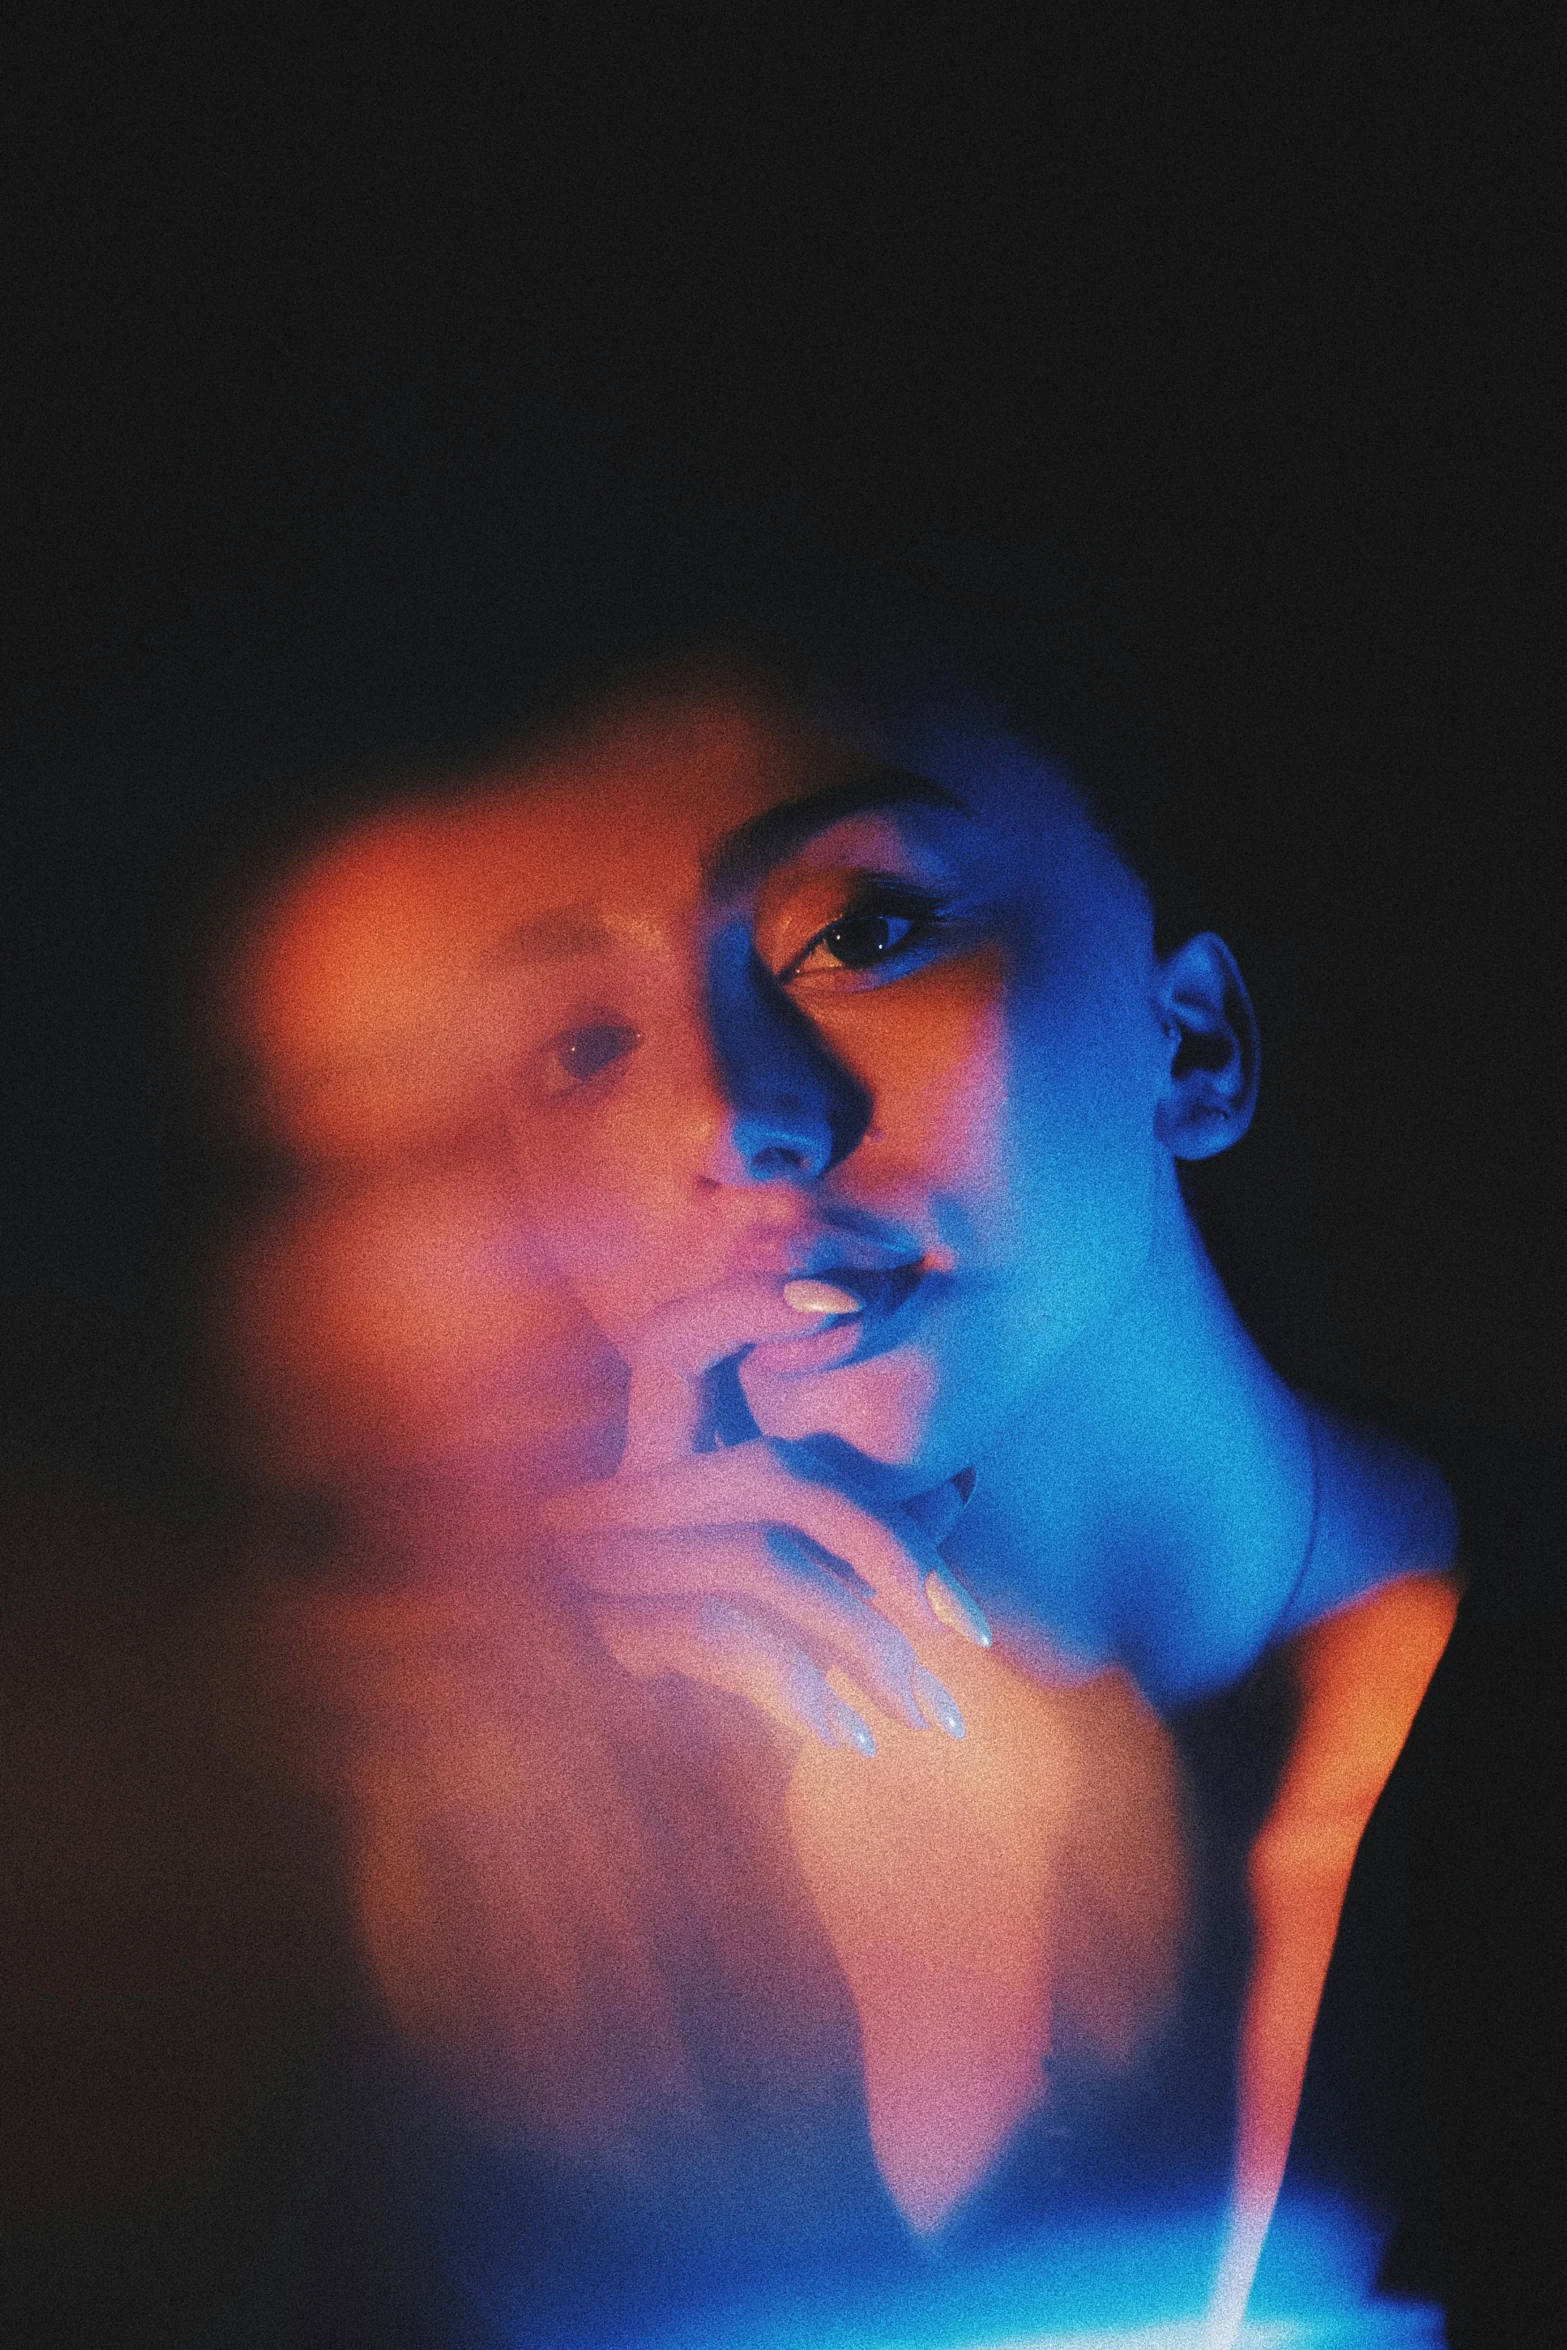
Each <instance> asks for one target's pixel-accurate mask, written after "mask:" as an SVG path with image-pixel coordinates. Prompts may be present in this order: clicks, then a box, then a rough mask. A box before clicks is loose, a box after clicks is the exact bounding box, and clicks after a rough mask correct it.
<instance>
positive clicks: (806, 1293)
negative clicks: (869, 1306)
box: [783, 1281, 865, 1314]
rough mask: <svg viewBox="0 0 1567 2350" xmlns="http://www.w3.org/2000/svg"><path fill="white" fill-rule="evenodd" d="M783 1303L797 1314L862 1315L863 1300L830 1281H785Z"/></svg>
mask: <svg viewBox="0 0 1567 2350" xmlns="http://www.w3.org/2000/svg"><path fill="white" fill-rule="evenodd" d="M783 1301H784V1304H785V1305H786V1306H792V1307H793V1308H794V1310H795V1312H796V1313H797V1314H863V1313H864V1311H865V1300H864V1299H863V1298H861V1297H856V1296H855V1294H854V1292H853V1290H852V1289H839V1288H838V1287H837V1285H836V1283H834V1282H831V1281H786V1282H785V1283H784V1285H783Z"/></svg>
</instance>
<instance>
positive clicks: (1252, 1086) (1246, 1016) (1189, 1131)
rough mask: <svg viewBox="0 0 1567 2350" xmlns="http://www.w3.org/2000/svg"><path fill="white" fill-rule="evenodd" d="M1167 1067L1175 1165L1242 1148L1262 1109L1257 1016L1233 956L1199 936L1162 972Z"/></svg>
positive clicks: (1168, 1129) (1169, 1145) (1166, 1106)
mask: <svg viewBox="0 0 1567 2350" xmlns="http://www.w3.org/2000/svg"><path fill="white" fill-rule="evenodd" d="M1156 1008H1157V1011H1158V1016H1159V1021H1160V1025H1161V1027H1162V1028H1163V1030H1164V1033H1165V1038H1166V1044H1167V1050H1168V1052H1169V1063H1168V1067H1167V1070H1166V1074H1165V1079H1164V1084H1163V1088H1162V1090H1161V1093H1160V1096H1159V1106H1158V1110H1157V1112H1156V1128H1157V1132H1158V1135H1159V1139H1160V1141H1161V1142H1162V1143H1163V1144H1164V1145H1165V1147H1166V1149H1168V1150H1169V1151H1171V1152H1172V1153H1173V1155H1174V1156H1175V1157H1176V1158H1178V1159H1211V1158H1214V1157H1216V1156H1217V1154H1218V1153H1219V1152H1220V1151H1224V1150H1228V1149H1229V1147H1230V1145H1231V1143H1234V1142H1239V1140H1240V1138H1241V1136H1242V1135H1243V1134H1244V1133H1245V1131H1246V1129H1247V1127H1248V1126H1249V1125H1250V1124H1251V1119H1252V1112H1253V1110H1254V1109H1255V1108H1256V1104H1257V1077H1258V1064H1259V1059H1260V1040H1259V1037H1258V1033H1257V1015H1256V1013H1255V1011H1254V1010H1253V1009H1252V1002H1251V997H1250V996H1249V995H1248V994H1247V992H1246V982H1245V981H1244V980H1243V979H1242V977H1241V974H1240V967H1239V965H1238V964H1237V963H1236V960H1235V957H1234V956H1233V955H1232V954H1231V952H1230V950H1229V948H1228V947H1227V946H1226V945H1225V943H1224V941H1223V939H1222V938H1219V937H1217V936H1216V935H1215V933H1214V932H1213V931H1211V930H1204V931H1200V932H1199V933H1198V934H1197V936H1196V937H1195V938H1189V939H1188V940H1187V941H1186V943H1185V945H1184V946H1180V947H1177V948H1176V949H1175V951H1174V952H1173V953H1172V954H1169V955H1167V956H1166V957H1165V958H1164V960H1163V962H1162V963H1161V965H1160V967H1159V988H1158V995H1157V998H1156Z"/></svg>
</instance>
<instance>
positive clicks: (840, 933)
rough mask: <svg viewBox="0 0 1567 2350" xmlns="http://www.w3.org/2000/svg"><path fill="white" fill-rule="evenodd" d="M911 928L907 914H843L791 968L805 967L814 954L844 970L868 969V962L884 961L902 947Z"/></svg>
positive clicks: (828, 926)
mask: <svg viewBox="0 0 1567 2350" xmlns="http://www.w3.org/2000/svg"><path fill="white" fill-rule="evenodd" d="M913 929H914V922H913V918H912V917H911V916H910V915H908V914H886V913H873V912H865V913H861V914H845V915H843V916H842V918H841V919H840V920H839V921H837V922H829V923H828V925H827V928H826V929H825V930H824V931H822V933H821V934H820V936H819V937H818V938H816V939H814V940H813V941H812V943H811V945H810V946H809V947H807V949H806V951H805V955H804V958H803V960H802V962H800V963H797V964H796V965H795V968H796V970H803V969H809V968H810V967H811V966H812V965H813V964H816V963H817V959H818V957H822V958H828V957H830V958H831V960H832V961H833V962H835V963H837V964H839V965H840V966H841V967H842V968H843V969H844V970H846V971H868V970H869V969H870V968H871V966H872V964H874V963H880V962H882V961H884V960H885V959H886V957H887V956H888V955H890V954H892V953H893V952H894V951H895V950H896V949H897V948H898V947H900V946H902V944H903V942H904V940H905V939H907V938H908V937H910V936H911V935H912V933H913ZM818 967H819V966H818Z"/></svg>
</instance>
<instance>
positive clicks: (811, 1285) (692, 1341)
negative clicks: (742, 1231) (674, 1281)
mask: <svg viewBox="0 0 1567 2350" xmlns="http://www.w3.org/2000/svg"><path fill="white" fill-rule="evenodd" d="M786 1292H787V1293H788V1295H786V1294H785V1293H786ZM790 1297H794V1298H796V1299H798V1300H801V1301H808V1302H800V1303H794V1304H791V1303H790V1302H789V1300H790ZM834 1311H840V1312H845V1313H847V1312H850V1311H853V1312H855V1313H858V1312H860V1311H861V1306H860V1301H859V1299H858V1298H851V1297H850V1295H849V1293H848V1291H847V1290H836V1289H832V1288H831V1287H829V1285H828V1284H826V1283H824V1282H819V1281H790V1282H784V1281H780V1280H778V1279H776V1278H773V1277H769V1276H763V1275H760V1274H758V1275H750V1274H746V1275H741V1276H738V1277H737V1278H736V1279H734V1280H733V1281H726V1282H722V1283H720V1284H718V1285H717V1286H716V1287H715V1288H712V1289H704V1290H698V1291H696V1292H695V1293H694V1294H693V1295H692V1296H690V1297H684V1298H680V1299H678V1300H677V1301H676V1303H675V1304H674V1305H671V1306H666V1307H664V1308H662V1309H661V1311H660V1312H658V1313H657V1314H654V1315H651V1316H650V1317H649V1319H648V1321H647V1322H646V1323H645V1324H644V1326H643V1328H642V1330H641V1332H640V1333H639V1334H638V1338H637V1341H636V1344H635V1346H634V1347H633V1349H632V1355H631V1391H630V1395H629V1397H628V1399H627V1406H626V1449H625V1453H624V1455H623V1457H622V1461H621V1467H622V1468H623V1469H627V1470H632V1471H639V1470H644V1469H652V1468H659V1467H662V1466H664V1465H665V1464H667V1463H669V1462H672V1461H677V1460H682V1459H684V1458H686V1456H687V1455H689V1454H690V1453H691V1452H692V1450H693V1448H694V1446H695V1444H696V1440H697V1436H698V1434H699V1432H700V1430H701V1426H702V1421H703V1418H704V1414H705V1398H704V1396H703V1393H702V1381H703V1379H704V1378H705V1377H706V1375H707V1373H708V1372H709V1371H711V1370H712V1369H713V1368H714V1367H715V1365H717V1364H719V1363H722V1362H724V1361H726V1360H727V1359H728V1357H729V1356H730V1355H733V1354H738V1353H739V1352H740V1350H741V1349H742V1348H743V1347H747V1346H755V1345H757V1344H758V1343H759V1342H760V1341H762V1340H764V1339H769V1338H799V1337H800V1336H801V1335H802V1334H803V1333H805V1332H807V1331H809V1330H811V1329H813V1328H820V1326H821V1323H822V1321H823V1319H824V1317H825V1316H827V1315H829V1314H831V1313H832V1312H834Z"/></svg>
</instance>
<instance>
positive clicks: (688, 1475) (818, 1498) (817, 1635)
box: [543, 1278, 990, 1754]
mask: <svg viewBox="0 0 1567 2350" xmlns="http://www.w3.org/2000/svg"><path fill="white" fill-rule="evenodd" d="M802 1323H804V1326H805V1327H806V1328H809V1322H808V1320H807V1319H806V1317H805V1316H803V1315H802V1314H801V1313H800V1312H799V1311H798V1310H796V1309H794V1308H791V1307H790V1306H789V1305H788V1304H787V1303H786V1301H785V1298H784V1295H783V1291H782V1287H781V1285H780V1284H779V1283H778V1282H776V1281H768V1280H764V1279H761V1278H755V1279H746V1280H738V1281H733V1282H727V1283H725V1284H724V1285H723V1287H722V1288H720V1289H715V1290H711V1291H707V1292H703V1293H701V1294H699V1295H697V1296H695V1297H692V1298H688V1299H684V1300H682V1301H681V1303H680V1304H679V1305H678V1306H676V1307H673V1308H670V1309H668V1310H667V1311H666V1312H664V1313H662V1314H660V1315H659V1316H657V1317H656V1318H655V1320H654V1322H653V1323H651V1324H650V1326H649V1328H648V1330H647V1331H646V1333H645V1334H644V1340H643V1344H642V1345H641V1347H640V1348H639V1350H638V1355H637V1359H636V1361H635V1362H634V1363H633V1366H632V1379H631V1392H630V1398H629V1405H628V1421H627V1437H626V1448H625V1452H624V1455H623V1457H622V1460H621V1464H620V1468H619V1470H618V1471H617V1473H616V1474H615V1476H614V1477H612V1478H611V1479H609V1480H608V1481H607V1482H605V1483H603V1484H598V1485H587V1486H579V1487H577V1488H576V1489H575V1490H574V1491H572V1492H569V1493H566V1494H562V1495H559V1496H557V1497H556V1499H555V1500H554V1501H552V1502H551V1503H549V1504H548V1505H546V1507H545V1510H544V1512H543V1517H544V1523H545V1525H546V1527H547V1528H548V1529H549V1530H550V1532H551V1533H552V1534H553V1535H554V1537H555V1538H556V1541H557V1544H558V1546H559V1549H560V1553H561V1557H562V1563H563V1565H564V1566H565V1569H566V1571H567V1572H568V1573H569V1574H571V1575H572V1576H573V1578H574V1579H575V1580H576V1581H577V1582H578V1583H579V1584H580V1585H581V1586H582V1587H583V1588H584V1589H585V1590H586V1591H587V1592H588V1593H589V1594H590V1595H591V1597H590V1613H591V1615H592V1619H593V1621H594V1623H595V1626H596V1628H597V1630H598V1632H599V1635H600V1637H601V1638H602V1639H603V1641H604V1643H605V1645H606V1647H607V1648H608V1649H609V1650H610V1653H611V1654H612V1655H613V1656H614V1657H615V1658H616V1660H617V1662H618V1663H620V1664H621V1665H622V1666H623V1667H624V1668H625V1669H626V1670H627V1671H628V1672H631V1673H634V1674H636V1675H638V1677H640V1678H649V1679H651V1678H654V1677H656V1676H658V1675H661V1674H665V1673H681V1674H683V1675H685V1676H686V1677H687V1678H688V1679H691V1680H697V1681H705V1682H707V1683H708V1684H709V1685H710V1686H712V1687H715V1688H719V1689H726V1690H730V1691H732V1692H734V1693H735V1694H737V1695H740V1696H743V1697H746V1698H748V1699H750V1700H751V1702H752V1703H754V1704H756V1705H759V1706H760V1707H761V1708H762V1709H763V1711H764V1712H766V1713H768V1714H770V1715H771V1716H772V1718H773V1719H774V1720H776V1721H779V1722H782V1723H783V1724H785V1725H786V1726H787V1727H789V1728H791V1729H795V1730H804V1731H807V1732H808V1733H809V1734H810V1735H811V1736H813V1737H815V1738H818V1739H820V1740H821V1742H822V1743H823V1745H825V1746H829V1747H838V1746H848V1747H853V1748H856V1749H857V1750H858V1751H859V1752H860V1753H862V1754H873V1753H874V1752H875V1740H874V1738H873V1736H872V1734H871V1731H870V1728H869V1725H868V1724H867V1723H866V1721H865V1720H864V1719H863V1717H862V1716H861V1715H860V1714H859V1713H857V1712H856V1711H855V1709H854V1707H853V1706H851V1705H850V1704H848V1703H847V1702H846V1700H845V1699H844V1698H842V1697H841V1696H840V1695H839V1694H838V1692H837V1690H835V1689H834V1688H833V1687H832V1685H831V1683H830V1682H829V1680H828V1678H827V1674H828V1671H829V1669H830V1668H832V1667H836V1668H838V1669H839V1670H840V1671H841V1672H842V1673H843V1674H844V1675H846V1676H847V1678H848V1679H849V1680H850V1681H851V1682H852V1683H853V1684H854V1685H855V1687H856V1689H857V1690H858V1691H861V1692H863V1694H864V1696H865V1697H866V1698H867V1699H868V1700H869V1701H870V1702H871V1704H872V1705H875V1706H879V1707H881V1708H882V1710H883V1711H884V1712H886V1713H887V1714H889V1715H891V1716H892V1717H893V1718H894V1719H895V1720H897V1721H900V1722H904V1723H906V1724H908V1725H909V1726H910V1727H911V1728H915V1729H923V1728H924V1727H925V1726H926V1725H927V1724H931V1725H934V1726H935V1727H936V1728H938V1729H941V1730H944V1731H945V1732H946V1733H947V1735H948V1736H949V1737H953V1738H961V1737H962V1735H963V1723H962V1718H961V1716H960V1715H959V1712H958V1709H957V1706H956V1705H955V1704H954V1702H953V1700H952V1698H951V1696H950V1694H949V1693H948V1691H947V1690H946V1689H945V1688H943V1686H942V1684H941V1682H940V1681H939V1680H938V1679H937V1678H936V1676H935V1674H934V1673H932V1672H931V1671H930V1670H929V1669H928V1668H927V1666H926V1665H925V1664H924V1663H923V1662H922V1661H921V1659H920V1657H919V1655H918V1654H917V1653H916V1649H915V1645H914V1643H915V1640H916V1639H918V1640H919V1641H920V1642H921V1643H922V1644H923V1643H926V1642H929V1641H936V1642H941V1641H944V1640H946V1639H949V1638H951V1637H952V1636H953V1633H954V1632H955V1631H958V1632H961V1633H962V1635H963V1636H964V1637H967V1638H968V1639H970V1640H973V1641H974V1642H975V1643H976V1644H977V1645H979V1646H988V1645H989V1637H990V1635H989V1631H988V1628H987V1627H986V1625H985V1622H984V1618H983V1617H982V1616H981V1615H980V1613H979V1610H978V1609H977V1608H976V1607H975V1606H974V1603H973V1601H972V1600H970V1599H969V1598H968V1596H967V1594H966V1593H965V1592H963V1591H962V1590H961V1589H960V1588H959V1587H958V1586H957V1585H956V1584H955V1583H954V1582H953V1580H952V1577H951V1576H950V1574H949V1573H948V1570H947V1568H946V1566H945V1565H944V1563H943V1561H942V1559H941V1557H940V1555H939V1553H938V1552H937V1550H936V1549H935V1546H934V1544H933V1543H932V1542H931V1541H930V1539H929V1537H928V1536H927V1535H926V1534H925V1533H923V1532H922V1531H921V1529H920V1527H919V1526H918V1525H917V1524H916V1523H915V1521H914V1519H913V1518H912V1517H910V1516H908V1515H906V1514H905V1513H904V1512H902V1511H898V1512H896V1513H895V1515H894V1517H892V1518H889V1517H887V1516H882V1515H878V1514H877V1513H876V1512H874V1511H872V1510H870V1509H868V1508H867V1507H866V1506H865V1505H864V1504H863V1503H862V1502H860V1501H858V1500H856V1499H855V1498H854V1497H853V1496H852V1495H850V1494H848V1493H847V1492H844V1491H843V1490H841V1489H840V1488H838V1487H836V1486H834V1485H831V1484H829V1483H827V1482H825V1481H823V1480H822V1479H821V1477H820V1476H819V1475H807V1474H805V1473H804V1472H803V1471H802V1469H801V1468H800V1467H798V1466H797V1465H796V1463H797V1461H798V1459H799V1455H798V1452H797V1449H796V1448H794V1447H781V1446H777V1445H773V1444H770V1443H768V1442H767V1441H766V1440H765V1439H763V1438H754V1439H752V1440H750V1441H749V1442H746V1443H743V1444H738V1445H735V1446H733V1447H731V1448H730V1449H728V1450H725V1451H720V1452H698V1451H697V1450H696V1449H695V1447H696V1443H697V1439H698V1436H699V1433H700V1430H701V1427H702V1425H703V1420H704V1416H705V1398H704V1393H703V1381H704V1379H705V1377H706V1374H707V1373H708V1372H709V1371H710V1370H711V1369H712V1368H713V1367H714V1365H715V1364H717V1363H720V1362H723V1361H725V1360H726V1359H727V1358H728V1357H729V1356H731V1355H733V1354H735V1353H737V1352H738V1351H739V1350H740V1349H741V1348H742V1347H744V1346H746V1345H751V1344H755V1343H757V1342H758V1341H761V1340H765V1339H770V1338H780V1337H783V1338H796V1337H798V1336H799V1335H800V1333H801V1328H802Z"/></svg>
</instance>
